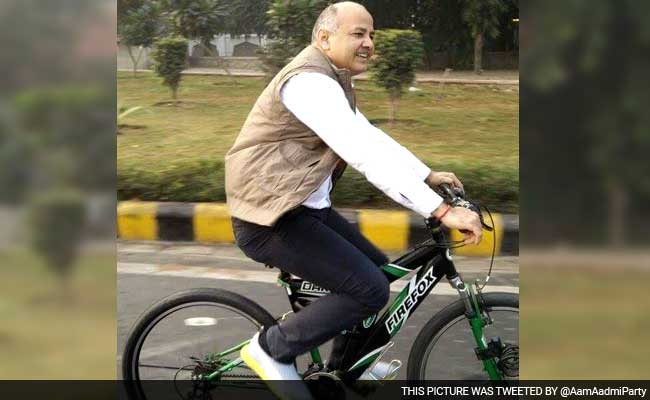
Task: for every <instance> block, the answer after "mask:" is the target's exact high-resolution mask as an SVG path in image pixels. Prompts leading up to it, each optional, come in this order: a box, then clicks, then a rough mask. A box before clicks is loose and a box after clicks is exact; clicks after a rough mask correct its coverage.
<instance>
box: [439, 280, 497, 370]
mask: <svg viewBox="0 0 650 400" xmlns="http://www.w3.org/2000/svg"><path fill="white" fill-rule="evenodd" d="M448 279H449V283H450V284H451V286H452V287H453V288H454V289H456V290H457V291H458V294H459V295H460V298H461V299H462V300H463V303H464V304H465V316H466V317H467V320H468V322H469V325H470V328H471V329H472V335H473V336H474V340H475V341H476V345H477V347H476V348H475V349H474V351H475V352H476V357H477V358H478V359H479V360H480V361H482V362H483V368H484V369H485V371H486V372H487V374H488V376H489V377H490V379H491V380H502V379H503V376H502V374H501V372H500V371H499V368H498V367H497V362H496V361H495V357H496V356H497V355H498V354H499V351H500V350H501V349H500V343H499V342H494V341H490V342H489V343H488V341H487V340H486V339H485V335H484V333H483V328H484V327H485V326H487V325H490V324H492V322H493V321H492V318H491V317H490V314H489V313H488V312H487V310H482V309H481V307H480V306H479V302H478V299H477V295H476V292H475V291H474V287H473V285H471V284H465V282H463V280H462V279H461V277H460V276H459V275H458V274H455V276H453V277H451V278H448Z"/></svg>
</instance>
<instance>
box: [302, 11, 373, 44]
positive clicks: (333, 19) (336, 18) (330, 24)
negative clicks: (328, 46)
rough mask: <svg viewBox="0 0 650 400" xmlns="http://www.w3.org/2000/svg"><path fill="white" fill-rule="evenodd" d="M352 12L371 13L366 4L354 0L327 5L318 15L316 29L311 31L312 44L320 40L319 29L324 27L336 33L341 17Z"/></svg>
mask: <svg viewBox="0 0 650 400" xmlns="http://www.w3.org/2000/svg"><path fill="white" fill-rule="evenodd" d="M351 12H357V13H358V12H365V13H366V14H368V15H370V13H369V12H368V10H366V8H365V7H364V6H362V5H361V4H359V3H355V2H353V1H343V2H340V3H335V4H331V5H329V6H327V7H326V8H325V9H324V10H323V11H322V12H321V13H320V15H319V16H318V19H317V20H316V23H315V24H314V29H312V31H311V42H312V44H315V43H316V42H317V40H318V31H320V30H321V29H323V30H326V31H328V32H330V33H335V32H336V30H337V29H338V27H339V25H340V19H341V17H343V18H345V17H346V16H347V15H348V14H350V13H351Z"/></svg>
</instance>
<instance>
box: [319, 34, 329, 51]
mask: <svg viewBox="0 0 650 400" xmlns="http://www.w3.org/2000/svg"><path fill="white" fill-rule="evenodd" d="M329 36H330V35H329V32H328V31H326V30H324V29H321V30H319V31H318V44H320V47H321V48H322V49H323V50H329V48H330V42H329Z"/></svg>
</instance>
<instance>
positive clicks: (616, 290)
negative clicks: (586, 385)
mask: <svg viewBox="0 0 650 400" xmlns="http://www.w3.org/2000/svg"><path fill="white" fill-rule="evenodd" d="M520 277H521V286H520V293H521V303H520V306H521V312H522V322H521V326H520V343H521V357H522V358H521V378H522V379H549V380H553V379H648V378H650V369H648V367H647V365H648V359H649V357H650V351H649V350H648V343H647V341H648V331H650V320H649V319H648V315H649V314H650V302H648V295H647V287H648V282H649V281H650V273H648V272H639V271H626V270H620V269H616V270H595V269H593V268H588V267H587V268H581V269H566V268H557V269H548V268H541V267H536V266H534V265H528V266H527V267H525V268H524V267H523V266H522V268H521V274H520Z"/></svg>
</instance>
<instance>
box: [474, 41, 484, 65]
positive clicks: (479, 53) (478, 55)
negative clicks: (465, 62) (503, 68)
mask: <svg viewBox="0 0 650 400" xmlns="http://www.w3.org/2000/svg"><path fill="white" fill-rule="evenodd" d="M474 72H475V73H476V74H478V75H480V74H482V73H483V35H482V34H480V33H477V34H476V35H474Z"/></svg>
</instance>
